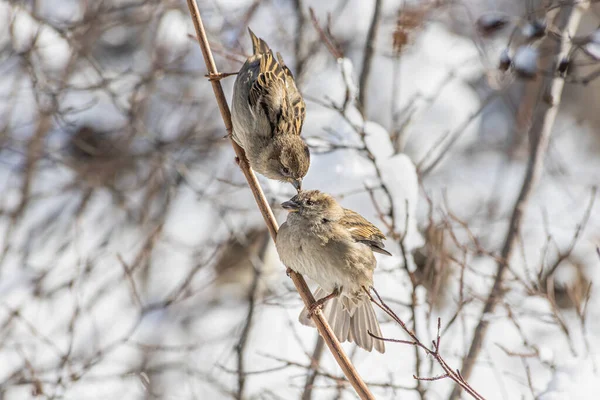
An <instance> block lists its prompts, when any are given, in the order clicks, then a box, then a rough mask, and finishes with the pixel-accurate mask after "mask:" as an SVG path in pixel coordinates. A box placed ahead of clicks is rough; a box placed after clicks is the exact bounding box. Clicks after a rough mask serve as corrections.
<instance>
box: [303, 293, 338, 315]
mask: <svg viewBox="0 0 600 400" xmlns="http://www.w3.org/2000/svg"><path fill="white" fill-rule="evenodd" d="M340 293H341V290H340V289H338V288H335V289H334V290H333V292H331V293H330V294H328V295H327V296H325V297H323V298H322V299H319V300H317V301H315V302H314V303H312V304H311V305H310V307H308V314H309V315H311V316H312V315H315V312H316V311H317V310H318V309H321V308H323V304H325V303H327V301H328V300H331V299H333V298H334V297H338V296H339V295H340Z"/></svg>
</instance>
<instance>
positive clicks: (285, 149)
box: [265, 135, 310, 191]
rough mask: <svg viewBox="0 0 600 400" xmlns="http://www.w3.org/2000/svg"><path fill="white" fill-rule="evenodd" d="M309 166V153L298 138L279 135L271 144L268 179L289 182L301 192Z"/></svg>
mask: <svg viewBox="0 0 600 400" xmlns="http://www.w3.org/2000/svg"><path fill="white" fill-rule="evenodd" d="M309 166H310V151H309V150H308V146H307V145H306V143H304V141H303V140H302V138H301V137H300V136H297V135H281V136H278V137H277V138H276V139H275V140H274V142H273V148H272V154H271V157H270V158H269V164H268V167H267V168H268V171H267V172H268V173H267V174H265V175H267V176H268V177H269V178H272V179H277V180H279V181H282V182H289V183H291V184H292V185H294V187H295V188H296V190H297V191H300V190H302V178H304V176H305V175H306V173H307V172H308V167H309Z"/></svg>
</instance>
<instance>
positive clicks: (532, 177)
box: [450, 2, 589, 400]
mask: <svg viewBox="0 0 600 400" xmlns="http://www.w3.org/2000/svg"><path fill="white" fill-rule="evenodd" d="M588 7H589V2H585V3H580V4H579V9H580V11H581V12H583V11H585V10H586V9H587V8H588ZM581 12H578V10H577V9H576V6H573V5H565V6H564V7H562V8H561V9H560V11H559V12H558V14H557V15H556V17H555V19H554V21H553V25H554V26H556V27H557V29H558V31H560V32H562V40H559V41H556V42H552V43H553V46H554V51H553V53H552V55H553V57H546V58H545V64H546V65H544V66H543V67H545V68H544V69H547V70H549V71H553V70H554V68H555V64H556V62H557V61H556V60H560V59H562V57H563V56H564V55H566V54H568V53H569V51H570V49H571V46H572V43H571V41H570V39H569V34H570V33H574V32H575V31H576V30H577V27H578V26H579V21H580V19H581V14H582V13H581ZM537 79H543V82H542V84H541V86H540V89H541V93H539V96H538V99H539V100H540V101H539V102H538V104H537V106H536V107H535V111H534V114H533V115H534V118H533V125H532V126H531V130H530V131H529V140H530V146H531V153H530V158H529V163H528V165H527V171H526V173H525V177H524V179H523V184H522V186H521V192H520V193H519V197H518V198H517V201H516V203H515V205H514V208H513V212H512V216H511V220H510V225H509V228H508V232H507V234H506V238H505V240H504V246H503V248H502V253H501V257H500V261H499V262H498V266H497V270H496V275H495V278H494V284H493V286H492V289H491V291H490V293H489V295H488V297H487V300H486V301H485V305H484V307H483V311H482V314H481V317H480V319H479V322H478V324H477V327H476V328H475V332H474V334H473V340H472V342H471V346H470V348H469V352H468V353H467V356H466V357H465V359H464V360H463V366H462V376H463V377H464V378H465V379H468V378H469V376H470V375H471V372H472V371H473V367H474V366H475V362H476V360H477V357H478V356H479V352H480V351H481V348H482V345H483V341H484V339H485V336H486V334H487V330H488V328H489V321H490V318H489V316H490V314H492V313H493V312H494V309H495V308H496V305H497V304H498V301H499V300H500V298H501V297H502V293H503V288H502V284H503V281H504V274H505V272H506V270H507V269H508V264H509V262H510V259H511V257H512V255H513V252H514V249H515V248H516V246H517V242H518V238H519V233H520V230H521V223H522V222H523V216H524V213H525V209H526V207H527V203H528V201H529V198H530V197H531V194H532V193H533V189H534V187H535V185H536V184H537V181H538V180H539V177H540V174H541V172H542V168H543V165H544V156H545V154H546V149H547V147H548V142H549V139H550V133H551V131H552V126H553V125H554V120H555V118H556V114H557V113H558V107H559V105H560V99H561V95H562V90H563V87H564V84H565V81H564V79H563V78H560V77H559V78H555V77H554V74H548V75H546V76H543V77H538V78H537ZM460 390H461V387H460V386H455V387H454V390H453V391H452V393H451V394H450V400H455V399H458V397H459V395H460Z"/></svg>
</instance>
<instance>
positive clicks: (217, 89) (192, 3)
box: [187, 0, 375, 400]
mask: <svg viewBox="0 0 600 400" xmlns="http://www.w3.org/2000/svg"><path fill="white" fill-rule="evenodd" d="M187 3H188V7H189V9H190V14H191V16H192V21H193V22H194V27H195V29H196V35H197V36H198V41H199V43H200V48H201V49H202V55H203V57H204V61H205V63H206V68H207V70H208V73H209V75H210V76H218V73H219V72H218V70H217V66H216V64H215V60H214V59H213V56H212V53H211V51H210V45H209V43H208V38H207V37H206V32H205V30H204V25H203V23H202V18H201V16H200V10H199V9H198V4H197V3H196V0H188V1H187ZM210 82H211V85H212V88H213V92H214V94H215V98H216V100H217V104H218V105H219V110H220V111H221V117H222V118H223V122H224V124H225V128H226V129H227V132H228V133H229V134H230V135H231V130H232V125H231V112H230V111H229V106H228V105H227V100H226V99H225V94H224V93H223V88H222V87H221V83H220V82H219V81H218V80H211V81H210ZM230 138H231V136H230ZM231 145H232V146H233V149H234V151H235V154H236V156H237V158H238V160H239V166H240V169H241V170H242V173H243V174H244V176H245V177H246V180H247V181H248V186H250V190H251V191H252V194H253V195H254V199H255V200H256V204H257V205H258V208H259V210H260V212H261V214H262V216H263V218H264V220H265V223H266V225H267V228H268V229H269V233H270V234H271V238H272V239H273V240H274V241H275V239H276V237H277V229H278V225H277V221H276V220H275V217H274V215H273V211H272V210H271V207H269V203H268V202H267V199H266V198H265V195H264V193H263V191H262V189H261V187H260V184H259V183H258V179H257V178H256V175H254V172H253V171H252V169H251V168H250V164H249V163H248V160H247V159H246V154H245V153H244V150H243V149H242V148H241V147H240V146H238V145H237V144H236V143H235V142H234V141H233V140H231ZM288 272H289V276H290V278H292V281H293V282H294V285H295V286H296V290H298V293H299V294H300V297H301V298H302V301H303V302H304V304H305V305H306V307H307V308H308V307H310V306H311V305H312V304H313V303H314V302H315V299H314V297H313V295H312V293H311V292H310V289H309V288H308V286H307V285H306V282H305V281H304V278H302V275H300V274H297V273H296V272H294V271H291V270H288ZM313 321H314V322H315V325H316V326H317V329H318V331H319V333H320V334H321V336H322V337H323V339H324V340H325V343H326V344H327V346H328V347H329V350H330V351H331V353H332V354H333V357H334V358H335V360H336V361H337V363H338V365H339V366H340V368H341V369H342V371H343V373H344V375H345V376H346V377H347V378H348V381H349V382H350V383H351V384H352V387H353V388H354V390H355V391H356V393H357V394H358V396H359V397H360V398H361V399H369V400H374V399H375V397H374V396H373V394H372V393H371V392H370V391H369V388H368V387H367V385H366V384H365V383H364V381H363V380H362V378H361V377H360V376H359V374H358V372H357V371H356V369H355V368H354V365H352V362H351V361H350V359H349V358H348V357H347V356H346V354H345V353H344V350H343V349H342V346H341V345H340V342H339V341H338V340H337V338H336V337H335V334H334V333H333V331H332V330H331V328H330V327H329V324H328V323H327V321H326V320H325V317H323V314H322V313H321V312H320V311H317V312H316V313H315V315H314V316H313Z"/></svg>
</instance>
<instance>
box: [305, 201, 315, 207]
mask: <svg viewBox="0 0 600 400" xmlns="http://www.w3.org/2000/svg"><path fill="white" fill-rule="evenodd" d="M313 204H315V202H314V201H312V200H306V205H307V206H312V205H313Z"/></svg>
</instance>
